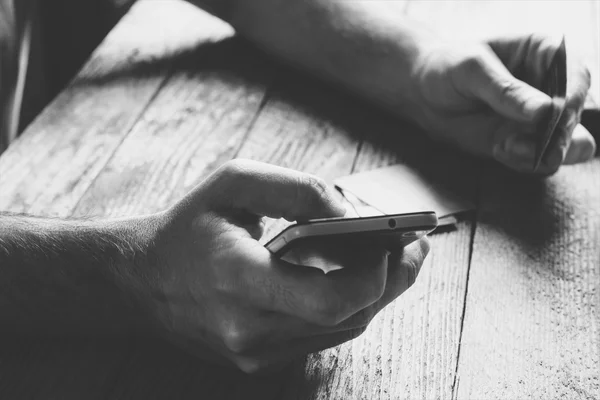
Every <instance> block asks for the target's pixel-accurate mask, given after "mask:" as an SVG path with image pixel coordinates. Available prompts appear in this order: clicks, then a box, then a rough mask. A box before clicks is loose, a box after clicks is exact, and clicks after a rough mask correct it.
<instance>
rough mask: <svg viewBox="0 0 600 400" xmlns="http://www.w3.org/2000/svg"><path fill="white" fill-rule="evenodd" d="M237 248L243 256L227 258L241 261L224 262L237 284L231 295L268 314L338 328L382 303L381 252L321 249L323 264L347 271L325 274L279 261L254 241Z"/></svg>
mask: <svg viewBox="0 0 600 400" xmlns="http://www.w3.org/2000/svg"><path fill="white" fill-rule="evenodd" d="M238 246H239V249H240V250H241V251H237V252H233V253H231V254H230V255H229V256H230V257H240V259H239V260H236V259H232V260H228V262H226V263H224V265H231V266H232V268H231V270H230V271H229V272H228V273H229V274H230V275H231V277H230V278H229V281H231V282H236V285H237V287H236V288H234V289H233V290H232V293H234V294H235V295H237V296H241V298H244V299H245V300H246V301H249V302H251V304H254V305H255V306H257V307H260V308H262V309H265V310H270V311H275V312H280V313H283V314H287V315H290V316H293V317H298V318H301V319H303V320H305V321H307V322H310V323H314V324H317V325H322V326H334V325H336V324H338V323H339V322H341V321H343V320H345V319H347V318H348V317H349V316H351V315H353V314H355V313H356V312H357V311H358V310H361V309H363V308H365V307H367V306H369V305H370V304H373V303H374V302H375V301H377V300H379V298H380V297H381V295H382V294H383V292H384V289H385V282H386V277H387V272H386V271H387V254H388V253H387V251H385V250H383V249H378V248H373V247H372V246H370V247H361V246H360V245H359V244H354V243H351V244H348V245H346V246H342V245H341V244H338V245H335V244H333V245H330V246H329V247H330V249H329V250H328V251H326V250H323V253H322V254H323V259H324V262H329V263H331V264H337V265H341V266H342V267H343V269H341V270H339V271H335V272H333V273H330V274H327V275H326V274H323V272H322V271H320V270H318V269H316V268H308V267H306V266H302V265H296V264H292V263H289V262H287V261H284V260H281V259H278V258H276V257H274V256H273V255H272V254H271V253H270V252H269V251H268V250H267V249H266V248H264V247H263V246H261V245H260V244H258V243H257V242H256V241H254V240H252V239H250V238H247V239H242V240H240V242H239V243H238ZM237 254H241V255H242V256H238V255H237ZM240 265H243V268H240Z"/></svg>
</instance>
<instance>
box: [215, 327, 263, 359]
mask: <svg viewBox="0 0 600 400" xmlns="http://www.w3.org/2000/svg"><path fill="white" fill-rule="evenodd" d="M254 343H255V339H254V337H253V335H252V334H251V333H250V332H248V331H247V330H245V329H243V328H240V327H235V326H234V327H229V328H227V329H226V330H225V332H224V334H223V344H224V345H225V347H226V348H227V350H229V351H230V352H231V353H233V354H244V353H246V352H247V351H249V350H250V349H252V347H253V345H254Z"/></svg>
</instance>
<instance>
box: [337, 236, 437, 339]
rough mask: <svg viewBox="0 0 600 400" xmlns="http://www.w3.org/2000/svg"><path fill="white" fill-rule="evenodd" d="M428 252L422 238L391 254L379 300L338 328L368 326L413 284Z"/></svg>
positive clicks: (427, 241) (428, 247) (426, 240)
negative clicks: (383, 288)
mask: <svg viewBox="0 0 600 400" xmlns="http://www.w3.org/2000/svg"><path fill="white" fill-rule="evenodd" d="M429 250H430V244H429V240H428V239H427V238H423V239H421V240H419V241H417V242H414V243H411V244H410V245H408V246H406V247H405V248H404V250H403V251H400V252H394V253H392V254H391V255H390V257H389V259H388V270H387V271H388V274H387V280H386V285H385V291H384V293H383V295H382V296H381V298H380V299H379V300H378V301H377V302H376V303H374V304H372V305H370V306H369V307H366V308H365V309H363V310H361V311H359V312H358V313H356V314H355V315H353V316H352V317H350V318H348V319H347V320H345V321H343V322H342V323H341V324H339V325H338V328H339V329H354V328H360V327H363V326H366V325H368V324H369V323H370V322H371V320H372V319H373V318H374V317H375V316H376V315H377V314H378V313H379V312H380V311H381V310H382V309H383V308H385V307H386V306H387V305H388V304H390V303H391V302H392V301H394V300H396V299H397V298H398V297H399V296H401V295H402V294H403V293H404V292H406V291H407V290H408V289H409V288H410V287H411V286H412V285H413V284H414V283H415V281H416V279H417V276H418V275H419V272H420V271H421V267H422V265H423V261H424V260H425V258H426V257H427V255H428V254H429Z"/></svg>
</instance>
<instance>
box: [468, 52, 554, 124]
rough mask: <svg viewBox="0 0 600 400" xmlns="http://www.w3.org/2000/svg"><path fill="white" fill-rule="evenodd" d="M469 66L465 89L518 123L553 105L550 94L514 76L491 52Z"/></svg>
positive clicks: (539, 115) (532, 117) (535, 118)
mask: <svg viewBox="0 0 600 400" xmlns="http://www.w3.org/2000/svg"><path fill="white" fill-rule="evenodd" d="M472 64H473V65H474V66H473V67H472V68H470V69H469V71H468V74H461V75H465V76H466V77H467V79H466V90H467V91H468V92H469V94H470V95H472V96H474V97H476V98H478V99H479V100H481V101H483V102H484V103H486V104H487V105H488V106H489V107H491V108H492V109H493V110H494V111H496V112H497V113H498V114H500V115H502V116H504V117H506V118H508V119H510V120H513V121H517V122H530V123H534V122H535V121H538V120H539V119H540V118H542V117H543V115H544V114H545V113H546V112H547V111H548V110H549V109H550V107H552V101H551V99H550V96H548V95H546V94H545V93H543V92H541V91H540V90H538V89H536V88H534V87H533V86H530V85H528V84H527V83H525V82H523V81H521V80H519V79H517V78H515V77H514V76H513V75H512V74H511V73H510V72H509V71H508V69H507V68H506V66H504V64H503V63H502V61H500V59H499V58H498V57H497V56H496V55H495V54H494V53H493V52H492V51H491V50H489V51H486V52H484V53H483V54H482V55H481V57H478V58H477V62H475V63H472Z"/></svg>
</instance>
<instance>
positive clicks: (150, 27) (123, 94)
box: [0, 2, 231, 216]
mask: <svg viewBox="0 0 600 400" xmlns="http://www.w3.org/2000/svg"><path fill="white" fill-rule="evenodd" d="M151 3H153V2H148V3H146V2H141V3H138V4H137V5H136V6H135V7H134V9H133V10H132V12H131V13H130V14H129V15H128V16H127V17H125V19H124V20H123V21H122V23H120V24H119V25H118V27H117V28H116V29H115V30H114V31H113V32H112V33H111V34H110V35H109V36H108V37H107V39H106V40H105V42H104V43H103V44H102V46H101V47H100V48H99V49H98V51H96V52H95V53H94V55H93V56H92V58H91V60H90V61H89V62H88V63H87V64H86V66H85V67H84V69H83V70H82V71H81V72H80V74H79V75H78V76H77V78H76V79H75V80H74V81H73V82H72V83H71V85H70V86H69V87H68V88H67V89H66V90H65V91H64V92H62V93H61V95H60V96H59V97H58V98H57V99H56V100H55V101H54V102H53V103H52V105H51V106H50V107H49V108H47V109H46V111H44V112H43V113H42V114H41V115H40V116H39V117H38V118H37V119H36V120H35V122H34V123H33V124H32V125H30V127H29V129H28V130H27V131H26V133H25V134H24V135H23V136H21V138H19V139H18V140H17V141H16V142H15V143H14V144H13V145H11V147H10V151H7V152H6V153H5V154H3V155H2V157H1V158H0V187H2V196H0V209H1V210H5V211H13V212H28V213H32V214H40V215H60V216H65V215H68V214H69V213H70V211H71V209H72V207H73V206H74V205H75V203H76V202H77V201H78V200H79V198H80V197H81V196H82V195H83V193H84V192H85V191H86V190H87V189H88V187H89V185H90V184H91V182H93V180H94V179H95V177H96V176H97V175H98V173H99V172H100V171H101V170H102V168H103V167H104V165H105V164H106V162H107V160H108V159H109V158H110V156H111V155H112V154H113V153H114V151H115V149H116V148H117V147H118V146H119V144H120V143H121V141H122V140H123V137H124V136H125V135H126V134H127V133H128V132H129V131H130V130H131V128H132V126H133V125H134V124H135V122H136V121H137V120H138V119H139V118H140V116H141V114H142V113H143V111H144V109H145V108H146V107H147V105H148V103H149V102H150V101H151V99H152V97H153V96H154V95H155V94H156V93H157V91H158V89H159V87H160V85H161V84H162V83H163V82H164V80H165V79H166V75H167V72H168V70H169V65H170V62H171V61H170V60H172V59H173V58H174V57H176V56H177V53H179V52H181V51H185V50H186V49H189V48H194V47H197V46H198V45H199V44H200V43H203V42H208V41H214V40H217V39H218V38H221V37H223V36H224V35H231V29H230V28H229V27H227V26H225V25H224V24H222V23H220V22H218V21H217V20H215V19H213V18H210V17H208V16H206V14H203V13H200V12H199V11H197V10H195V9H194V8H192V7H191V6H187V7H185V8H183V9H182V8H181V7H182V6H180V7H179V8H177V7H173V3H171V5H169V4H168V3H156V4H151ZM173 20H177V22H178V24H177V25H175V26H174V24H173V23H172V21H173ZM199 26H202V27H203V28H198V27H199ZM176 28H182V31H178V30H176ZM169 31H170V32H169ZM184 33H185V34H184ZM165 38H170V39H169V40H165ZM32 153H33V154H35V155H34V156H32V155H31V154H32ZM25 182H26V183H27V184H24V183H25Z"/></svg>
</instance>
